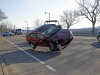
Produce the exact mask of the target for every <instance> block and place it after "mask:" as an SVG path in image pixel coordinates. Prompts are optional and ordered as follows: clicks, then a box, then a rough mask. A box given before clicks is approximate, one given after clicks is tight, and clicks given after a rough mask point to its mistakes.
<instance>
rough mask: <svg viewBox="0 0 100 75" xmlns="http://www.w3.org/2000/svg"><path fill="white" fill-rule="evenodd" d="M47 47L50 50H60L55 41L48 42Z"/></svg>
mask: <svg viewBox="0 0 100 75" xmlns="http://www.w3.org/2000/svg"><path fill="white" fill-rule="evenodd" d="M49 48H50V50H51V51H60V49H59V48H58V47H57V45H56V44H55V43H49Z"/></svg>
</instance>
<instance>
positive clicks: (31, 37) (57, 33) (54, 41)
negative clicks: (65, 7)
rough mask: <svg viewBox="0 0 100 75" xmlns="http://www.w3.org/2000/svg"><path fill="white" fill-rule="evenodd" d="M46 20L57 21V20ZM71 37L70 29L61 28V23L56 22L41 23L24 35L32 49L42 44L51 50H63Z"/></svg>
mask: <svg viewBox="0 0 100 75" xmlns="http://www.w3.org/2000/svg"><path fill="white" fill-rule="evenodd" d="M46 22H57V20H54V21H46ZM72 39H73V34H72V32H71V31H69V30H67V29H62V28H61V25H56V24H45V25H42V26H40V27H38V28H36V29H35V30H33V31H32V32H30V33H29V34H28V35H27V36H26V41H27V42H28V44H29V45H30V46H31V47H32V48H33V49H35V48H36V47H37V46H42V47H49V48H50V50H51V51H60V50H63V49H64V48H65V47H66V46H67V45H68V44H69V43H70V42H71V41H72Z"/></svg>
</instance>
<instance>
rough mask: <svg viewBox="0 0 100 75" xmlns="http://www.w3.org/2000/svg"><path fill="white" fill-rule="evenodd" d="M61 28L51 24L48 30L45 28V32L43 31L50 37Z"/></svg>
mask: <svg viewBox="0 0 100 75" xmlns="http://www.w3.org/2000/svg"><path fill="white" fill-rule="evenodd" d="M59 30H60V28H58V27H56V26H50V27H49V28H48V29H47V30H45V31H44V32H42V34H43V35H44V36H45V37H47V38H49V37H51V36H52V35H54V34H55V33H57V32H58V31H59Z"/></svg>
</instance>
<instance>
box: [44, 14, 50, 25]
mask: <svg viewBox="0 0 100 75" xmlns="http://www.w3.org/2000/svg"><path fill="white" fill-rule="evenodd" d="M46 13H48V12H45V14H46ZM48 14H49V21H50V13H48ZM49 24H50V22H49Z"/></svg>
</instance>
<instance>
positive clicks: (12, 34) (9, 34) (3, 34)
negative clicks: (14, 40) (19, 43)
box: [2, 31, 14, 36]
mask: <svg viewBox="0 0 100 75" xmlns="http://www.w3.org/2000/svg"><path fill="white" fill-rule="evenodd" d="M2 36H14V33H12V32H9V31H6V32H3V33H2Z"/></svg>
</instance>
